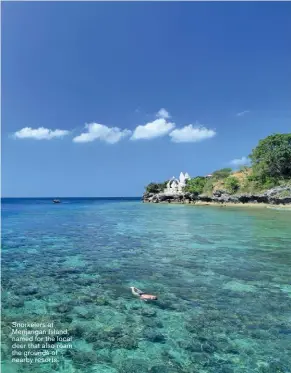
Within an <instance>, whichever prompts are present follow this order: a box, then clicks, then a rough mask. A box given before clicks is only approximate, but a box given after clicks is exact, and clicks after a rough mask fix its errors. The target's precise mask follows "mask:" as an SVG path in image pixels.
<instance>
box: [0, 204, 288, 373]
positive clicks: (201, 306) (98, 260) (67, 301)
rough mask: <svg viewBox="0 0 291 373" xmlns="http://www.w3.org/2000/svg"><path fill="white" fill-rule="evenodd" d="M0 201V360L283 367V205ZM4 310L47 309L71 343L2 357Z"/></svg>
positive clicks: (8, 314)
mask: <svg viewBox="0 0 291 373" xmlns="http://www.w3.org/2000/svg"><path fill="white" fill-rule="evenodd" d="M2 203H3V204H2V343H3V347H2V360H3V372H5V373H14V372H15V373H16V372H17V373H20V372H21V373H27V372H34V373H38V372H42V373H45V372H49V373H54V372H55V373H56V372H58V373H59V372H62V373H64V372H68V373H73V372H82V373H87V372H88V373H99V372H100V373H182V372H183V373H195V372H201V373H230V372H234V373H246V372H250V373H253V372H260V373H275V372H276V373H279V372H280V373H283V372H284V373H286V372H291V245H290V242H291V229H290V226H291V224H290V223H291V211H280V210H271V209H259V208H257V209H251V208H225V209H221V208H217V207H210V206H205V207H203V206H200V207H198V206H196V207H195V206H182V205H174V206H173V205H154V204H143V203H141V202H140V201H136V200H96V199H95V200H94V199H88V200H86V199H83V200H78V199H66V200H64V201H63V203H62V204H59V205H54V204H52V203H51V200H23V199H22V200H21V199H19V200H5V199H4V200H3V201H2ZM132 285H134V286H136V287H138V288H141V289H143V290H145V291H148V292H150V293H152V294H157V295H158V296H159V299H158V301H157V302H154V303H150V302H142V301H140V300H139V299H137V298H135V297H134V296H133V295H132V294H131V292H130V290H129V286H132ZM13 321H16V322H29V321H31V322H41V321H42V322H44V321H50V322H52V321H53V322H54V323H55V325H56V327H58V328H61V329H64V328H68V329H69V332H70V335H72V336H73V338H74V341H73V349H69V350H66V351H64V352H63V354H62V355H61V357H60V361H59V362H58V363H57V364H56V363H52V364H51V363H47V364H35V365H27V364H23V365H22V364H16V363H11V356H10V347H11V342H10V338H9V334H10V332H11V330H10V327H9V326H10V325H11V322H13Z"/></svg>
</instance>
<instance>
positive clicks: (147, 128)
mask: <svg viewBox="0 0 291 373" xmlns="http://www.w3.org/2000/svg"><path fill="white" fill-rule="evenodd" d="M174 127H175V123H171V122H167V120H166V119H165V118H159V119H156V120H154V121H153V122H149V123H147V124H145V125H143V126H142V125H141V126H137V127H136V129H135V130H134V132H133V135H132V136H131V140H141V139H146V140H149V139H154V138H156V137H161V136H165V135H167V134H168V133H169V132H170V131H171V130H172V129H173V128H174Z"/></svg>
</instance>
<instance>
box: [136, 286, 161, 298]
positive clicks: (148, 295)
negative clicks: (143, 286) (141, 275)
mask: <svg viewBox="0 0 291 373" xmlns="http://www.w3.org/2000/svg"><path fill="white" fill-rule="evenodd" d="M130 289H131V292H132V294H133V295H136V296H137V297H139V298H140V299H142V300H146V301H147V300H157V299H158V297H157V296H156V295H151V294H147V293H144V292H143V291H141V290H139V289H137V288H135V287H134V286H131V287H130Z"/></svg>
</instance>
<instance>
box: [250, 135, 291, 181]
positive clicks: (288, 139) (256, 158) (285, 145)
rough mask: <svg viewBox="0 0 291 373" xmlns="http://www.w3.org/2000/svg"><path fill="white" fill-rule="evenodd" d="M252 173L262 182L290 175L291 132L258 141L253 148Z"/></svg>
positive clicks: (285, 177)
mask: <svg viewBox="0 0 291 373" xmlns="http://www.w3.org/2000/svg"><path fill="white" fill-rule="evenodd" d="M250 158H251V160H252V166H253V173H254V175H255V176H257V177H258V178H260V179H261V180H262V181H263V182H265V181H267V180H269V179H275V180H278V179H287V178H290V177H291V133H286V134H274V135H271V136H268V137H266V138H265V139H263V140H260V141H259V144H258V146H257V147H256V148H254V149H253V151H252V153H251V155H250Z"/></svg>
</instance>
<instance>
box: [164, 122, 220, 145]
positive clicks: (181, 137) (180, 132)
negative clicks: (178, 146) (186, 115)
mask: <svg viewBox="0 0 291 373" xmlns="http://www.w3.org/2000/svg"><path fill="white" fill-rule="evenodd" d="M215 135H216V132H215V131H214V130H211V129H208V128H205V127H203V126H200V125H197V126H195V127H193V125H192V124H189V125H188V126H185V127H183V128H177V129H175V130H174V131H172V132H171V133H170V134H169V136H170V137H171V138H172V141H173V142H199V141H203V140H206V139H210V138H211V137H214V136H215Z"/></svg>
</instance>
